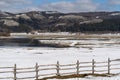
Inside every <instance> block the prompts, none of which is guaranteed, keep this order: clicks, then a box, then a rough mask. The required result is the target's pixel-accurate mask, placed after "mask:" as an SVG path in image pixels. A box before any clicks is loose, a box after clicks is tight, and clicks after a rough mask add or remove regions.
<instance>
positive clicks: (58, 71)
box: [56, 61, 60, 76]
mask: <svg viewBox="0 0 120 80" xmlns="http://www.w3.org/2000/svg"><path fill="white" fill-rule="evenodd" d="M56 67H57V68H56V70H57V76H60V64H59V61H57V65H56Z"/></svg>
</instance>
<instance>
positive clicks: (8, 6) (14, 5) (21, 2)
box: [0, 0, 32, 12]
mask: <svg viewBox="0 0 120 80" xmlns="http://www.w3.org/2000/svg"><path fill="white" fill-rule="evenodd" d="M30 4H32V0H27V1H26V0H0V9H1V10H3V11H10V12H17V11H19V10H20V8H22V7H23V6H27V5H30Z"/></svg>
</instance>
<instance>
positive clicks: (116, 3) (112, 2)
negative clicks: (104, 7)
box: [109, 0, 120, 5]
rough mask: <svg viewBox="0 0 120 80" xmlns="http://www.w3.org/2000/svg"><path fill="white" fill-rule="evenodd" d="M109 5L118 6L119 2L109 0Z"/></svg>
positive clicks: (118, 0)
mask: <svg viewBox="0 0 120 80" xmlns="http://www.w3.org/2000/svg"><path fill="white" fill-rule="evenodd" d="M109 4H112V5H120V0H109Z"/></svg>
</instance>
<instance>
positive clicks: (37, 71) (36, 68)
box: [35, 63, 39, 80]
mask: <svg viewBox="0 0 120 80" xmlns="http://www.w3.org/2000/svg"><path fill="white" fill-rule="evenodd" d="M38 68H39V66H38V63H36V66H35V72H36V75H35V77H36V80H38V78H39V75H38V73H39V70H38Z"/></svg>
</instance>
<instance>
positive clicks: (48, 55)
mask: <svg viewBox="0 0 120 80" xmlns="http://www.w3.org/2000/svg"><path fill="white" fill-rule="evenodd" d="M59 41H63V42H68V43H71V45H75V44H76V42H79V43H86V44H87V45H79V47H77V48H76V47H74V46H73V47H70V48H49V47H11V46H1V47H0V67H3V66H13V65H14V64H15V63H16V64H17V67H33V66H35V64H36V62H38V64H41V65H43V64H56V62H57V61H60V64H69V63H70V64H71V63H76V61H77V60H79V61H81V62H85V61H91V60H92V59H95V61H107V59H108V58H110V59H119V58H120V54H119V53H120V45H119V41H120V40H119V39H110V40H98V39H95V40H94V39H92V40H66V41H64V40H59ZM88 43H91V44H93V43H94V44H95V45H91V44H88ZM114 72H115V71H114ZM119 78H120V76H115V77H90V76H88V77H86V78H80V79H66V80H119ZM55 80H57V79H55Z"/></svg>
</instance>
